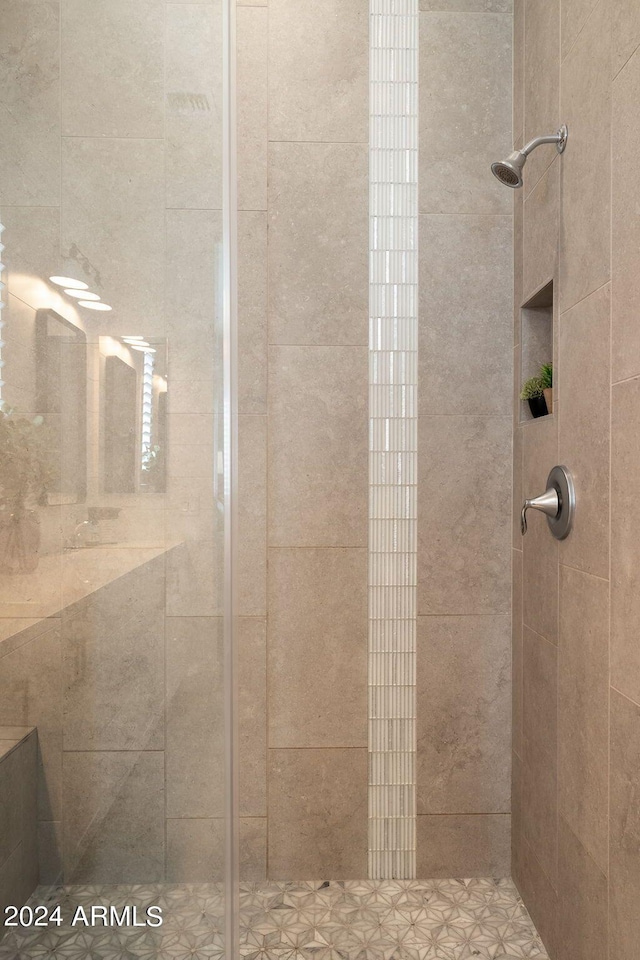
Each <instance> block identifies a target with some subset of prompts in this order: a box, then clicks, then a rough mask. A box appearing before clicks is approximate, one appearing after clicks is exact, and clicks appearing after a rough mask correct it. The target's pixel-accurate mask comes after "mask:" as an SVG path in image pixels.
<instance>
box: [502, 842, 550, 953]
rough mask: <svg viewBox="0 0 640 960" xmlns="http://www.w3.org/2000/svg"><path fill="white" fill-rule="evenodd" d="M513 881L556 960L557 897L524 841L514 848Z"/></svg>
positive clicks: (546, 945)
mask: <svg viewBox="0 0 640 960" xmlns="http://www.w3.org/2000/svg"><path fill="white" fill-rule="evenodd" d="M513 879H514V881H515V882H516V884H517V887H518V889H519V890H520V893H521V894H522V897H523V900H524V902H525V903H526V905H527V910H528V911H529V914H530V915H531V919H532V921H533V922H534V924H535V926H536V930H537V931H538V933H539V934H540V936H541V937H542V940H543V941H544V945H545V947H546V948H547V950H548V951H549V955H550V956H551V957H554V956H555V951H556V947H557V942H558V896H557V893H556V890H555V888H554V887H553V886H552V885H551V883H550V882H549V878H548V877H547V876H546V874H545V872H544V870H543V869H542V867H541V866H540V864H539V862H538V860H537V859H536V856H535V854H534V853H533V851H532V850H531V848H530V847H529V844H528V843H527V842H526V841H524V840H522V841H521V842H520V843H517V844H516V846H515V848H514V858H513Z"/></svg>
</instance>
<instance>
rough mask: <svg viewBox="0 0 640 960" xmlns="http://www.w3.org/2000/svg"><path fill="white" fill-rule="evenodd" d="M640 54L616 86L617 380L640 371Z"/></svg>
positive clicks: (613, 371) (613, 134)
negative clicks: (636, 212)
mask: <svg viewBox="0 0 640 960" xmlns="http://www.w3.org/2000/svg"><path fill="white" fill-rule="evenodd" d="M639 101H640V56H638V55H635V56H633V57H632V58H631V60H630V61H629V63H627V65H626V66H625V68H624V70H622V72H621V73H620V74H619V75H618V76H617V77H616V79H615V81H614V84H613V88H612V127H611V161H612V165H613V166H612V171H613V174H614V176H613V178H612V181H611V230H612V246H611V256H612V268H613V269H612V275H613V284H612V323H611V336H612V349H611V367H612V369H611V377H612V380H613V381H614V382H616V381H618V380H624V379H625V378H628V377H633V376H637V375H638V374H640V338H639V337H638V323H637V317H638V312H639V311H640V271H638V247H639V246H640V220H639V219H638V217H636V216H630V215H629V202H630V185H631V184H634V183H637V182H638V179H639V178H640V125H639V124H638V122H637V119H638V115H637V105H638V102H639Z"/></svg>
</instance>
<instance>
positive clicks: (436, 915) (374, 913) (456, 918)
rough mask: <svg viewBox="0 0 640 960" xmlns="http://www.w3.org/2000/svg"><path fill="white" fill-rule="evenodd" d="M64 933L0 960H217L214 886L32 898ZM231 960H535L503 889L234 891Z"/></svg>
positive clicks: (263, 887) (528, 927) (520, 909)
mask: <svg viewBox="0 0 640 960" xmlns="http://www.w3.org/2000/svg"><path fill="white" fill-rule="evenodd" d="M30 903H31V905H33V906H35V905H36V904H39V903H48V904H55V905H57V904H58V903H59V904H60V905H61V907H62V911H61V912H62V916H63V918H65V924H66V925H65V926H61V927H59V928H53V929H49V930H42V931H40V932H34V931H33V930H31V931H28V930H26V931H23V932H21V933H19V934H16V933H13V932H12V933H10V934H7V935H6V936H5V939H4V940H3V941H2V943H1V944H0V960H49V958H61V960H62V958H65V960H98V958H104V960H224V958H225V950H224V942H223V936H222V909H221V908H222V895H221V888H220V887H219V886H218V885H215V884H153V885H144V886H143V885H136V886H111V887H109V886H82V887H81V886H69V887H56V888H46V889H45V888H39V889H38V890H37V891H36V893H35V894H34V896H33V897H32V898H31V901H30ZM92 904H106V905H109V904H113V905H114V906H116V907H121V906H123V905H125V904H129V905H131V906H138V907H139V908H143V909H145V908H146V907H147V906H149V905H151V904H153V905H158V906H161V907H162V908H163V915H164V923H163V925H162V927H159V928H156V929H151V928H146V927H145V928H131V927H122V928H115V929H112V928H111V929H108V930H105V929H101V928H87V929H78V928H77V927H73V928H72V927H71V926H70V918H71V916H73V913H74V911H75V908H76V907H77V906H84V907H85V908H86V907H88V906H90V905H92ZM240 906H241V911H242V913H241V922H242V930H241V945H240V956H241V957H242V958H243V960H471V958H480V960H521V958H537V960H547V954H546V952H545V950H544V947H543V946H542V943H541V941H540V938H539V937H538V936H537V934H536V931H535V928H534V926H533V924H532V922H531V919H530V917H529V915H528V913H527V911H526V909H525V907H524V906H523V904H522V901H521V899H520V896H519V894H518V892H517V890H516V888H515V886H514V885H513V883H512V882H511V880H492V879H475V880H433V881H420V880H410V881H374V880H364V881H358V880H351V881H345V882H339V883H337V882H331V883H329V882H322V881H305V882H301V883H275V882H264V883H244V884H242V886H241V893H240Z"/></svg>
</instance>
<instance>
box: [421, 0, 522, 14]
mask: <svg viewBox="0 0 640 960" xmlns="http://www.w3.org/2000/svg"><path fill="white" fill-rule="evenodd" d="M420 10H421V11H425V10H452V11H456V12H458V13H511V0H420Z"/></svg>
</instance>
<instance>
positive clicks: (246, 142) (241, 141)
mask: <svg viewBox="0 0 640 960" xmlns="http://www.w3.org/2000/svg"><path fill="white" fill-rule="evenodd" d="M268 24H269V21H268V15H267V9H266V6H264V7H260V6H251V7H244V9H243V8H242V7H240V8H239V9H238V15H237V24H236V30H237V43H236V55H237V68H236V69H237V117H238V120H237V130H238V209H239V210H266V209H267V141H268V129H267V126H268V71H267V51H268Z"/></svg>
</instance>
